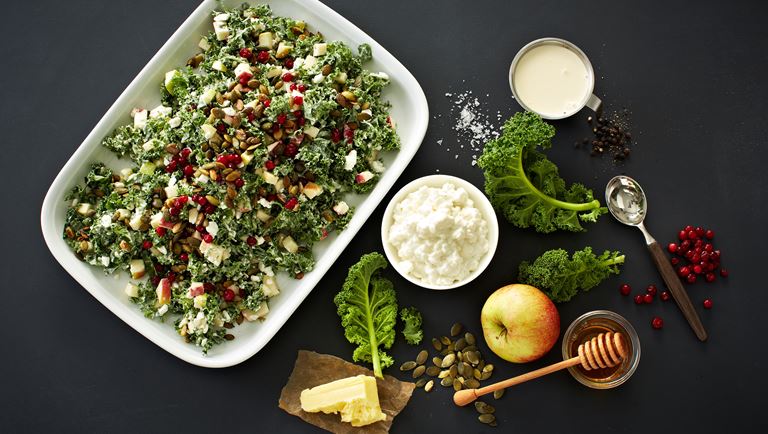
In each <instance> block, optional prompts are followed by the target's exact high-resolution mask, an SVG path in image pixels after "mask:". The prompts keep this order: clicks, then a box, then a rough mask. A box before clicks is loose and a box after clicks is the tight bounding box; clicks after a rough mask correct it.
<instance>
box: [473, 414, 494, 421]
mask: <svg viewBox="0 0 768 434" xmlns="http://www.w3.org/2000/svg"><path fill="white" fill-rule="evenodd" d="M477 420H479V421H480V422H482V423H493V422H496V416H494V415H492V414H490V413H486V414H481V415H480V416H478V417H477Z"/></svg>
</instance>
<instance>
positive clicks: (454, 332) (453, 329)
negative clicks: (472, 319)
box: [451, 322, 464, 336]
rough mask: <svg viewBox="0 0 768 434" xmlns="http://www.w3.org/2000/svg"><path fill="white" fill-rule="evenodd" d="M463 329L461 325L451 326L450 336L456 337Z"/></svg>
mask: <svg viewBox="0 0 768 434" xmlns="http://www.w3.org/2000/svg"><path fill="white" fill-rule="evenodd" d="M463 328H464V326H462V325H461V323H458V322H457V323H454V324H453V325H452V326H451V336H458V335H459V333H461V330H462V329H463Z"/></svg>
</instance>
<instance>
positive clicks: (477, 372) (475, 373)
mask: <svg viewBox="0 0 768 434" xmlns="http://www.w3.org/2000/svg"><path fill="white" fill-rule="evenodd" d="M482 375H483V373H482V372H480V370H479V369H477V368H475V370H474V371H472V376H473V377H475V378H476V379H478V380H479V379H480V378H482Z"/></svg>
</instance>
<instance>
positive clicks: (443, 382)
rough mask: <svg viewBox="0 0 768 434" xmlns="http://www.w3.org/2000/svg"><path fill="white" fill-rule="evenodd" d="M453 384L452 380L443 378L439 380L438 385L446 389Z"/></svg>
mask: <svg viewBox="0 0 768 434" xmlns="http://www.w3.org/2000/svg"><path fill="white" fill-rule="evenodd" d="M452 384H453V378H451V377H445V378H443V379H442V380H440V385H441V386H443V387H448V386H451V385H452Z"/></svg>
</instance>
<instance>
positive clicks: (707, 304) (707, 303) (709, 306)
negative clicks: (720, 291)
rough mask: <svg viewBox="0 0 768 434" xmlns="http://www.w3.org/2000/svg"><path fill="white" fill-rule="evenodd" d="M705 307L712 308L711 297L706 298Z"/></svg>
mask: <svg viewBox="0 0 768 434" xmlns="http://www.w3.org/2000/svg"><path fill="white" fill-rule="evenodd" d="M703 304H704V309H712V300H710V299H709V298H705V299H704V303H703Z"/></svg>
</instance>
